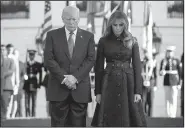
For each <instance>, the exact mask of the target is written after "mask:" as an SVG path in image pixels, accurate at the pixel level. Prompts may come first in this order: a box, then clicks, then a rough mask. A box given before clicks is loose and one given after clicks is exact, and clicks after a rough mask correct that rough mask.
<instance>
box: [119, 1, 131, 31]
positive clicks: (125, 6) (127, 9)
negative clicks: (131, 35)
mask: <svg viewBox="0 0 185 128" xmlns="http://www.w3.org/2000/svg"><path fill="white" fill-rule="evenodd" d="M120 10H121V11H123V12H124V13H125V14H126V15H127V18H128V22H129V26H128V30H129V32H131V23H132V12H131V11H132V1H122V2H121V3H120Z"/></svg>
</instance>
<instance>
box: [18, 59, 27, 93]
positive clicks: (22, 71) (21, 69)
mask: <svg viewBox="0 0 185 128" xmlns="http://www.w3.org/2000/svg"><path fill="white" fill-rule="evenodd" d="M25 73H26V69H25V64H24V63H23V62H22V61H19V78H20V85H19V91H22V90H23V85H24V75H25Z"/></svg>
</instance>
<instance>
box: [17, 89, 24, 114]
mask: <svg viewBox="0 0 185 128" xmlns="http://www.w3.org/2000/svg"><path fill="white" fill-rule="evenodd" d="M22 95H23V92H22V91H20V92H19V93H18V94H17V98H16V100H17V112H16V117H22V116H23V113H22V112H23V108H22V105H21V104H22V103H21V100H22Z"/></svg>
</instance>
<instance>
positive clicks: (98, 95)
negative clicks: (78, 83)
mask: <svg viewBox="0 0 185 128" xmlns="http://www.w3.org/2000/svg"><path fill="white" fill-rule="evenodd" d="M96 102H97V103H98V104H100V102H101V94H97V95H96Z"/></svg>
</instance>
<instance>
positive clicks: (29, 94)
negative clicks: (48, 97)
mask: <svg viewBox="0 0 185 128" xmlns="http://www.w3.org/2000/svg"><path fill="white" fill-rule="evenodd" d="M36 97H37V91H25V109H26V110H25V112H26V117H28V116H32V117H35V108H36ZM30 100H31V101H32V104H31V107H30Z"/></svg>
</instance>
